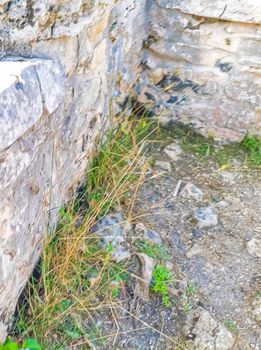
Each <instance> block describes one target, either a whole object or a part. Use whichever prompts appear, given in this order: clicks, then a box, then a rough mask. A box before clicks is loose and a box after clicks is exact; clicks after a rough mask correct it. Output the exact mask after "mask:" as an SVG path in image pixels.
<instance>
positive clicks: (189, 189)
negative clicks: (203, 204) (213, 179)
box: [180, 182, 204, 201]
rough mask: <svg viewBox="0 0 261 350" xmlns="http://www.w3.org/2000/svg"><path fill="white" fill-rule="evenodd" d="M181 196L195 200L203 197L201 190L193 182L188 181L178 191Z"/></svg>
mask: <svg viewBox="0 0 261 350" xmlns="http://www.w3.org/2000/svg"><path fill="white" fill-rule="evenodd" d="M180 195H181V197H183V198H192V199H195V200H197V201H199V200H201V199H202V198H203V195H204V193H203V191H201V189H200V188H198V187H196V186H195V185H194V184H193V183H191V182H188V183H187V184H186V185H185V187H184V188H183V189H182V191H181V192H180Z"/></svg>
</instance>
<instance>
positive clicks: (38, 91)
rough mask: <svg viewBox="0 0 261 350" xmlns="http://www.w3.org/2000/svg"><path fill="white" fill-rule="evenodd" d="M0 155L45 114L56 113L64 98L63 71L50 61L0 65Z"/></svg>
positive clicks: (12, 61)
mask: <svg viewBox="0 0 261 350" xmlns="http://www.w3.org/2000/svg"><path fill="white" fill-rule="evenodd" d="M0 76H1V81H0V105H1V110H0V151H3V150H5V149H6V148H8V147H9V146H11V145H12V144H13V143H14V142H15V141H16V140H17V139H18V138H19V137H21V136H22V135H23V134H24V133H25V132H26V130H28V129H29V128H31V127H32V126H33V125H34V124H35V123H36V122H37V121H38V120H39V119H40V118H41V116H42V115H43V112H44V111H46V112H47V113H48V114H51V113H53V112H54V110H55V109H56V108H57V107H58V106H59V104H60V103H61V101H62V97H63V95H64V83H65V76H64V69H63V67H62V65H61V64H60V63H59V62H58V61H52V60H48V59H38V58H37V59H28V60H27V59H24V58H14V59H6V60H3V61H1V62H0Z"/></svg>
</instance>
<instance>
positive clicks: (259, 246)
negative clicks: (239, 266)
mask: <svg viewBox="0 0 261 350" xmlns="http://www.w3.org/2000/svg"><path fill="white" fill-rule="evenodd" d="M246 248H247V251H248V253H249V254H250V255H253V256H255V257H257V258H261V239H260V238H252V239H251V240H250V241H248V242H247V244H246Z"/></svg>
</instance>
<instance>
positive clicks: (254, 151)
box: [241, 135, 261, 165]
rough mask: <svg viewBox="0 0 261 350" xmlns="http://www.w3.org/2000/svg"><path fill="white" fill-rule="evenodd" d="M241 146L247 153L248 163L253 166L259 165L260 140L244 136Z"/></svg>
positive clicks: (260, 157) (260, 156)
mask: <svg viewBox="0 0 261 350" xmlns="http://www.w3.org/2000/svg"><path fill="white" fill-rule="evenodd" d="M241 146H242V147H243V148H244V149H245V150H246V151H247V152H248V161H249V162H250V163H252V164H254V165H261V139H260V138H258V137H257V136H249V135H246V136H245V137H244V139H243V141H242V143H241Z"/></svg>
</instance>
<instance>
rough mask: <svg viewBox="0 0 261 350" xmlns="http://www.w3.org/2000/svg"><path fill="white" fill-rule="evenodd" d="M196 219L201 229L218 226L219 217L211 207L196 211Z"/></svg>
mask: <svg viewBox="0 0 261 350" xmlns="http://www.w3.org/2000/svg"><path fill="white" fill-rule="evenodd" d="M194 217H195V219H196V220H197V222H198V227H199V228H204V227H212V226H216V225H217V224H218V216H217V214H215V213H214V211H213V209H212V208H211V207H203V208H198V209H196V210H195V213H194Z"/></svg>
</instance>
